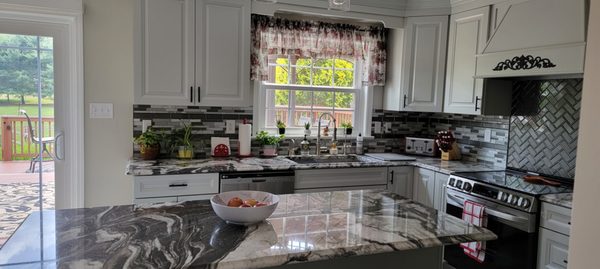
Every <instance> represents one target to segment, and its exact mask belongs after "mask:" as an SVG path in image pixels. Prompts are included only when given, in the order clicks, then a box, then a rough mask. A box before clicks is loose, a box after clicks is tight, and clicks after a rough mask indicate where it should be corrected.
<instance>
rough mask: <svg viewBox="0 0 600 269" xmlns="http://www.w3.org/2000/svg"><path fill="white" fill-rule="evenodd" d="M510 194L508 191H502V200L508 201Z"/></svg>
mask: <svg viewBox="0 0 600 269" xmlns="http://www.w3.org/2000/svg"><path fill="white" fill-rule="evenodd" d="M509 196H510V195H508V193H502V199H501V200H502V202H505V203H508V197H509Z"/></svg>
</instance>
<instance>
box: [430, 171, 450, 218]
mask: <svg viewBox="0 0 600 269" xmlns="http://www.w3.org/2000/svg"><path fill="white" fill-rule="evenodd" d="M448 177H449V176H448V175H446V174H442V173H435V195H434V198H433V202H434V207H433V208H435V209H437V210H439V211H442V212H446V184H447V182H448Z"/></svg>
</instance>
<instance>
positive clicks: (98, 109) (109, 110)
mask: <svg viewBox="0 0 600 269" xmlns="http://www.w3.org/2000/svg"><path fill="white" fill-rule="evenodd" d="M112 118H113V104H112V103H90V119H112Z"/></svg>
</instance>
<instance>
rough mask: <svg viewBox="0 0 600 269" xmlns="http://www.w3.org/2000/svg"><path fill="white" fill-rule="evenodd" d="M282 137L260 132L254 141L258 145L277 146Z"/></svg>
mask: <svg viewBox="0 0 600 269" xmlns="http://www.w3.org/2000/svg"><path fill="white" fill-rule="evenodd" d="M284 137H285V136H284V135H279V136H273V135H270V134H269V133H268V132H266V131H260V132H259V133H258V134H257V135H256V141H258V143H259V144H261V145H263V146H265V145H277V144H279V142H281V140H282V139H283V138H284Z"/></svg>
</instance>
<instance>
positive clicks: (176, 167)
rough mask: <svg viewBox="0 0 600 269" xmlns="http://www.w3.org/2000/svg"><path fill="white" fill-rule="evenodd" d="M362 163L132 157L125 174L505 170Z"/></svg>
mask: <svg viewBox="0 0 600 269" xmlns="http://www.w3.org/2000/svg"><path fill="white" fill-rule="evenodd" d="M356 157H357V158H358V159H359V160H360V161H359V162H335V163H311V164H300V163H296V162H294V161H292V160H289V159H287V158H286V157H283V156H280V157H274V158H259V157H251V158H236V157H229V158H207V159H194V160H179V159H159V160H153V161H144V160H140V159H137V158H132V159H130V160H129V163H128V164H127V169H126V174H127V175H134V176H151V175H181V174H198V173H220V172H240V171H273V170H301V169H319V168H323V169H324V168H351V167H388V166H401V165H413V166H417V167H422V168H426V169H430V170H434V171H436V172H441V173H445V174H451V173H454V172H469V171H495V170H504V167H497V166H493V165H489V164H485V163H477V162H468V161H442V160H441V159H440V158H431V157H416V161H400V162H393V161H381V160H378V159H375V158H372V157H369V156H364V155H356Z"/></svg>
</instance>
